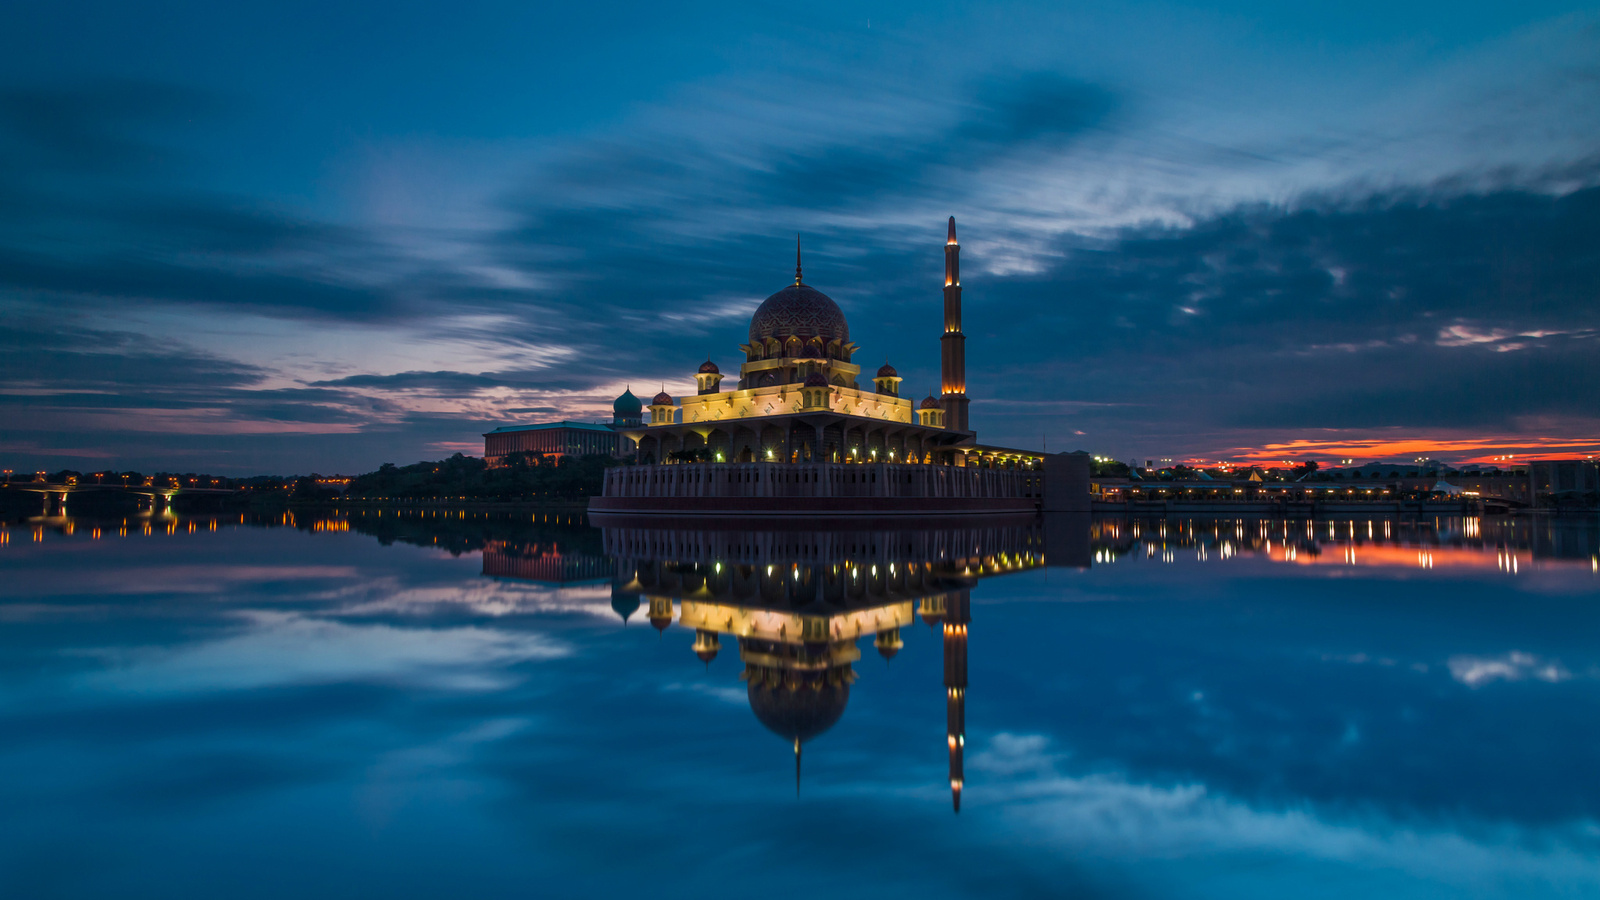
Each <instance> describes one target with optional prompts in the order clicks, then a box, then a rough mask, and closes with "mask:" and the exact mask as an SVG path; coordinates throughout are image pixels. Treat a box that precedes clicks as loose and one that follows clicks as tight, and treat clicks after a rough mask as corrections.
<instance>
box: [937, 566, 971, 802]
mask: <svg viewBox="0 0 1600 900" xmlns="http://www.w3.org/2000/svg"><path fill="white" fill-rule="evenodd" d="M971 600H972V592H971V591H970V590H969V589H967V588H962V589H961V590H959V591H955V592H953V593H952V594H951V595H950V599H949V602H948V603H947V605H946V610H945V616H944V691H945V707H946V716H945V718H946V726H947V727H946V731H947V734H946V738H947V740H948V742H949V744H950V802H951V803H952V804H953V805H954V806H955V810H956V812H961V782H962V765H961V763H962V759H961V755H962V752H963V751H964V750H965V749H966V746H967V622H968V621H969V618H970V617H969V607H970V606H971Z"/></svg>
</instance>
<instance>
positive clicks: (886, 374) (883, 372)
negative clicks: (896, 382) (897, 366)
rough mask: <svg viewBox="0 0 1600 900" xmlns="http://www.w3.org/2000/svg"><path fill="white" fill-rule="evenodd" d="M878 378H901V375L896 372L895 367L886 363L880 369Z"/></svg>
mask: <svg viewBox="0 0 1600 900" xmlns="http://www.w3.org/2000/svg"><path fill="white" fill-rule="evenodd" d="M878 377H879V378H899V377H900V373H899V372H896V371H895V370H894V366H891V365H889V364H888V363H884V364H883V365H882V366H879V367H878Z"/></svg>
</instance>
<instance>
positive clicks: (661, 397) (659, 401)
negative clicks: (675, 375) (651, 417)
mask: <svg viewBox="0 0 1600 900" xmlns="http://www.w3.org/2000/svg"><path fill="white" fill-rule="evenodd" d="M650 405H651V406H671V405H672V395H671V394H669V393H667V392H666V391H662V392H661V393H659V394H657V395H656V398H655V399H654V400H651V401H650Z"/></svg>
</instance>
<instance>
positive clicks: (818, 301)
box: [750, 284, 850, 344]
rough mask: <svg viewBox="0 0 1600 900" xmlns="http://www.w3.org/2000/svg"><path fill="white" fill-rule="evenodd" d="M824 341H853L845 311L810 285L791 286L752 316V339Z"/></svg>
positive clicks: (775, 295) (765, 303)
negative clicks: (816, 338) (791, 336)
mask: <svg viewBox="0 0 1600 900" xmlns="http://www.w3.org/2000/svg"><path fill="white" fill-rule="evenodd" d="M790 335H794V336H795V337H797V338H800V339H801V340H807V339H810V338H813V337H820V338H822V342H823V343H824V344H826V343H828V342H830V341H834V340H839V341H843V342H845V343H849V342H850V325H849V323H847V322H846V321H845V320H844V311H843V310H841V309H839V304H837V303H835V302H833V300H832V298H830V297H829V296H828V295H827V294H824V293H823V292H821V291H819V290H817V289H816V288H814V287H812V286H811V285H809V284H791V285H789V286H788V287H786V288H784V289H783V290H781V291H779V292H777V293H776V294H773V295H772V296H771V297H768V298H767V299H766V300H765V301H763V302H762V304H761V305H760V306H759V307H757V308H756V314H755V315H753V316H751V317H750V340H751V341H752V342H755V341H762V340H766V339H767V338H770V337H775V338H778V339H779V340H782V339H784V338H786V337H788V336H790Z"/></svg>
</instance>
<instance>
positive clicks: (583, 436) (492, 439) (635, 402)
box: [483, 388, 644, 466]
mask: <svg viewBox="0 0 1600 900" xmlns="http://www.w3.org/2000/svg"><path fill="white" fill-rule="evenodd" d="M643 421H644V404H642V403H640V402H639V398H638V397H635V396H634V395H633V390H632V389H631V388H630V389H628V390H625V391H623V392H622V396H620V397H618V398H617V399H616V401H615V402H613V403H612V404H611V424H610V425H604V424H600V423H598V422H543V423H540V424H537V425H502V426H500V427H499V428H496V429H495V430H493V431H491V432H489V433H487V434H485V435H484V436H483V461H484V462H486V463H488V464H489V465H490V466H502V465H505V462H506V457H507V456H510V455H511V454H513V453H531V454H538V455H542V456H549V457H552V458H555V459H560V458H561V457H563V456H587V455H589V454H593V453H604V454H606V455H607V456H622V455H623V454H624V453H632V452H633V448H634V444H633V441H631V440H629V439H627V438H624V437H622V436H620V435H619V434H618V433H617V432H618V431H619V430H621V429H623V428H638V427H639V426H640V425H641V424H642V423H643Z"/></svg>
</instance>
